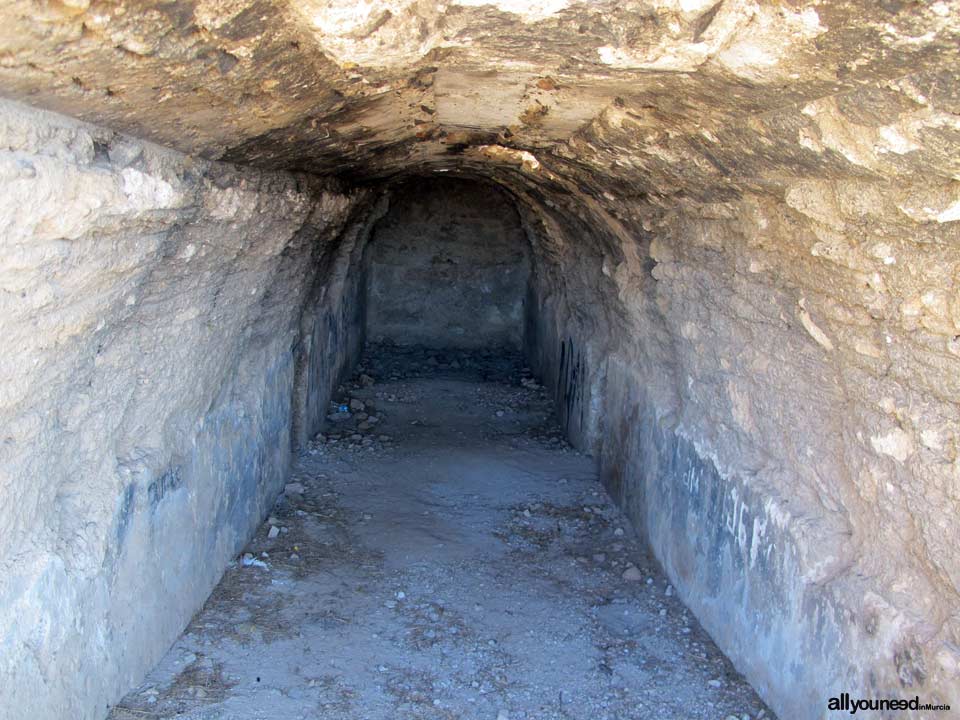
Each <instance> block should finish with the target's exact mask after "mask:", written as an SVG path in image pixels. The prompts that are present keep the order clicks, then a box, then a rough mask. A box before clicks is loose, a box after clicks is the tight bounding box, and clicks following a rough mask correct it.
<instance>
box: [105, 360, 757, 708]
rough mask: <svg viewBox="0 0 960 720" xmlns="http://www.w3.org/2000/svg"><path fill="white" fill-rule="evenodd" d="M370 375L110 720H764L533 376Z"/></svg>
mask: <svg viewBox="0 0 960 720" xmlns="http://www.w3.org/2000/svg"><path fill="white" fill-rule="evenodd" d="M366 363H367V365H366V367H364V368H363V371H366V372H367V373H369V374H370V376H373V377H376V378H377V380H376V382H375V383H373V384H372V385H368V386H364V384H363V383H364V382H366V383H369V382H370V379H369V378H361V377H360V376H361V373H359V372H358V381H357V382H356V383H354V384H352V385H350V386H348V387H346V388H345V389H344V391H345V393H346V394H345V395H343V396H342V397H341V402H342V403H343V404H344V405H346V406H347V407H348V408H349V403H350V400H351V399H352V400H353V401H354V408H353V410H348V411H347V412H337V409H336V408H334V409H333V412H334V413H335V414H334V415H333V416H332V417H333V418H334V420H335V421H332V422H331V423H330V430H329V432H328V433H327V434H326V435H324V436H322V437H321V438H319V439H318V441H317V442H315V443H313V444H311V447H310V449H309V450H308V451H306V452H305V453H304V454H303V456H302V457H301V459H300V461H299V463H298V465H297V468H296V471H295V473H294V477H293V478H292V484H290V485H288V487H287V491H286V492H285V493H284V495H283V496H281V498H280V501H279V502H278V504H277V506H276V508H275V509H274V511H273V513H272V515H271V517H270V518H269V519H268V521H267V522H266V523H264V526H263V527H262V528H261V529H260V531H259V532H258V533H257V536H256V537H255V538H254V540H253V541H252V542H251V543H250V545H249V547H248V548H247V551H246V552H247V553H248V554H247V555H245V556H242V557H241V558H238V560H237V562H235V563H233V564H232V565H231V567H229V568H228V569H227V571H226V574H225V575H224V577H223V580H222V581H221V583H220V584H219V586H218V587H217V589H216V590H215V591H214V593H213V595H212V596H211V598H210V599H209V601H208V602H207V604H206V606H205V607H204V608H203V610H202V611H201V612H199V613H198V614H197V616H196V617H195V618H194V620H193V622H192V623H191V624H190V626H189V627H188V628H187V629H186V631H185V632H184V634H183V635H182V637H181V638H180V639H179V640H178V641H177V643H176V644H175V645H174V647H173V648H171V650H170V651H169V653H168V654H167V656H166V657H165V658H164V659H163V661H162V662H161V663H160V664H159V665H158V666H157V668H156V669H155V670H154V671H153V672H152V673H151V674H150V676H149V677H148V678H147V679H146V680H145V682H144V683H143V684H142V685H141V686H140V687H139V688H137V689H135V690H134V691H133V692H131V693H130V694H129V695H128V696H127V697H126V698H124V699H123V701H122V702H121V703H120V704H119V705H118V706H117V707H116V708H114V709H113V711H112V712H111V715H110V718H111V719H112V720H129V719H131V718H138V719H142V718H175V717H176V718H187V719H190V720H201V719H210V718H236V719H237V720H254V719H263V720H266V719H268V718H269V719H278V720H279V719H281V718H283V719H287V718H290V719H296V718H343V719H345V720H346V719H350V720H353V719H356V720H375V719H381V718H382V719H384V720H386V719H387V718H389V719H390V720H402V719H404V718H435V719H437V720H439V719H445V718H478V719H480V718H489V719H490V720H515V719H519V718H527V719H532V718H538V719H539V718H543V719H548V718H584V719H585V720H586V719H589V720H601V719H603V718H609V719H611V720H612V719H614V718H616V719H621V718H623V719H626V718H645V719H646V718H662V719H669V718H676V719H677V720H693V719H699V718H703V719H707V718H710V719H719V720H732V718H731V716H733V718H736V719H737V720H742V719H743V718H750V719H751V720H756V719H757V718H771V717H772V714H771V713H770V711H769V710H767V709H766V708H765V707H764V706H763V704H762V702H761V701H760V700H759V699H758V698H757V696H756V694H755V693H754V692H753V690H752V689H751V688H750V686H749V685H747V684H746V682H745V681H744V680H743V679H742V678H741V677H740V676H739V675H738V674H737V673H736V671H735V670H734V669H733V668H732V666H731V665H730V663H729V661H727V660H726V658H724V656H723V655H722V654H721V653H720V651H719V650H718V649H717V648H716V647H715V646H714V645H713V643H712V642H711V641H710V638H709V637H708V636H707V635H706V634H705V633H704V632H703V631H702V630H701V629H700V627H699V625H698V624H697V622H696V621H695V620H694V619H693V618H692V616H691V615H690V614H689V612H687V611H686V609H685V608H684V607H683V605H682V604H681V603H680V602H679V601H678V600H677V599H676V597H675V596H674V594H673V591H672V588H671V587H670V584H669V583H668V582H667V580H666V579H665V578H664V577H663V575H662V574H661V573H660V572H659V570H658V569H657V568H656V564H655V563H654V562H653V561H652V560H651V559H650V558H649V556H648V555H647V554H646V553H645V552H644V550H643V547H642V545H641V543H640V542H639V541H638V540H637V538H636V537H635V535H634V533H633V530H632V529H631V527H630V525H629V523H628V522H627V521H626V520H625V519H624V518H623V517H622V516H621V515H620V513H619V511H618V510H617V509H616V508H615V507H614V506H613V505H612V503H611V502H610V501H609V499H608V498H607V496H606V495H605V494H604V492H603V490H602V488H601V486H600V485H599V483H598V481H597V479H596V474H595V471H594V467H593V463H592V461H591V460H590V459H589V458H587V457H585V456H583V455H581V454H580V453H577V452H575V451H573V450H572V449H570V448H569V447H567V446H566V444H565V443H564V442H563V441H562V440H561V439H560V434H559V430H558V429H557V428H556V427H555V426H554V425H553V424H552V421H551V416H550V411H549V401H548V398H547V395H546V393H545V392H544V391H543V390H542V389H539V388H538V387H536V386H535V384H534V383H532V382H531V381H529V380H527V382H526V386H523V385H521V384H520V382H519V381H520V376H519V375H518V373H517V370H518V369H519V364H517V363H514V364H513V365H508V366H506V367H505V366H504V365H503V364H502V363H500V364H497V363H495V362H493V361H492V360H491V361H490V362H486V363H485V361H484V359H483V358H479V359H474V360H473V361H471V360H470V358H460V359H459V360H458V359H457V358H456V357H454V358H453V359H452V360H451V358H449V357H445V356H443V355H440V356H439V358H438V357H437V355H436V354H435V353H425V352H422V353H420V354H416V353H408V354H407V355H406V356H401V357H399V359H398V358H397V357H389V356H388V355H384V354H383V353H381V354H380V355H379V356H376V355H375V356H374V357H373V359H370V358H368V359H367V361H366ZM361 380H362V381H361ZM358 401H360V402H364V403H365V407H364V408H362V409H359V402H358ZM629 568H633V569H629ZM625 573H626V577H625V576H624V575H625Z"/></svg>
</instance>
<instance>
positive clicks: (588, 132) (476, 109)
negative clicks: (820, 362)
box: [0, 0, 960, 197]
mask: <svg viewBox="0 0 960 720" xmlns="http://www.w3.org/2000/svg"><path fill="white" fill-rule="evenodd" d="M958 8H960V3H957V2H955V1H954V2H951V1H950V0H940V1H938V2H906V1H903V0H883V1H882V2H877V1H876V0H870V1H867V0H815V1H810V0H790V1H786V0H784V1H780V2H770V1H767V0H719V1H715V0H649V1H646V2H638V1H636V0H627V1H625V2H624V1H619V2H591V1H583V0H581V1H579V2H578V1H576V0H529V1H528V0H491V1H490V2H481V0H450V1H446V2H428V1H427V0H367V1H366V2H354V1H353V0H252V1H251V0H142V1H135V0H112V1H106V0H45V1H41V0H14V1H12V2H7V3H5V4H4V5H3V7H2V8H0V46H2V49H3V52H2V55H0V92H2V93H3V94H4V95H6V96H8V97H13V98H17V99H22V100H25V101H27V102H29V103H31V104H34V105H39V106H42V107H46V108H49V109H53V110H57V111H60V112H64V113H66V114H69V115H73V116H76V117H80V118H82V119H85V120H89V121H93V122H96V123H99V124H101V125H106V126H107V127H110V128H112V129H115V130H118V131H123V132H129V133H131V134H134V135H137V136H140V137H143V138H147V139H150V140H153V141H156V142H158V143H161V144H163V145H167V146H171V147H174V148H177V149H179V150H182V151H184V152H187V153H191V154H196V155H199V156H202V157H205V158H216V159H223V160H227V161H232V162H237V163H245V164H252V165H254V166H258V167H263V168H270V169H288V170H297V171H305V172H311V173H320V174H338V175H343V176H346V177H349V178H351V179H355V180H365V179H377V178H382V177H387V176H390V175H392V174H395V173H398V172H404V171H410V170H413V171H418V172H420V171H430V170H447V171H453V172H466V173H468V174H475V173H479V174H490V173H494V174H495V173H496V172H498V171H499V170H497V168H500V169H505V170H506V171H508V172H512V173H520V174H525V175H527V176H529V177H530V179H531V180H532V181H533V182H540V181H544V180H545V181H548V182H552V181H557V182H562V183H567V182H573V183H580V184H586V185H589V184H590V183H591V182H593V181H592V180H591V176H596V175H602V176H603V177H604V178H605V180H604V184H605V186H606V187H608V188H613V189H614V190H615V191H617V192H623V193H634V194H648V193H650V194H653V195H673V194H676V193H680V192H683V193H687V194H690V195H691V196H694V197H706V196H710V197H723V196H724V195H725V194H729V193H736V192H739V191H740V190H741V189H742V188H745V187H753V188H755V187H760V186H763V185H764V184H765V183H771V182H773V183H776V182H777V178H778V177H779V176H781V175H783V174H789V175H796V174H803V172H804V171H805V170H804V169H805V168H806V170H809V171H810V172H815V173H822V172H824V171H825V170H827V171H829V169H830V167H831V166H832V165H836V164H837V163H839V164H841V165H845V164H852V165H854V166H856V169H855V172H862V173H865V174H869V173H871V172H875V171H878V170H880V169H882V167H881V166H883V164H884V163H887V162H888V161H890V159H891V158H893V159H895V160H897V159H898V158H899V157H900V156H902V155H904V153H903V152H901V151H902V150H904V149H905V148H909V147H911V146H917V147H919V146H920V145H925V146H928V145H929V144H930V143H929V142H926V141H928V140H929V137H928V138H925V143H921V142H920V141H919V139H918V138H917V137H916V136H917V135H918V134H922V133H927V134H928V135H929V134H931V133H932V134H936V133H940V134H941V135H944V136H945V137H944V138H943V139H942V140H941V144H946V145H947V146H949V145H950V144H951V143H953V144H955V142H956V136H957V133H958V132H960V131H958V125H957V123H956V114H955V111H956V110H957V109H958V108H957V99H956V97H955V92H956V86H957V83H956V82H955V78H956V75H955V73H956V70H955V68H956V67H957V61H958V42H957V41H958V36H960V11H958ZM931 103H936V107H932V106H931ZM891 120H898V121H901V123H900V125H898V126H896V127H893V128H892V129H891V128H890V127H887V125H886V124H885V123H888V122H889V121H891ZM851 127H861V128H867V129H869V130H870V133H872V137H873V138H874V140H876V142H872V143H871V145H870V147H869V148H859V149H858V146H857V143H858V142H860V141H859V140H857V138H851V137H850V134H851V133H850V128H851ZM884 128H886V129H884ZM911 133H913V135H911ZM946 135H949V137H946ZM934 139H935V138H934ZM861 144H862V143H861ZM934 144H936V143H934ZM934 154H935V155H936V157H935V158H932V157H926V158H917V160H918V166H917V169H918V171H919V168H920V166H921V165H922V166H926V168H928V171H929V169H931V168H932V170H933V172H935V173H939V174H943V176H944V177H947V178H949V177H951V176H960V167H956V165H955V163H956V161H951V160H950V157H951V155H952V154H949V153H948V154H946V155H945V154H943V153H940V154H936V153H934ZM847 170H848V171H849V168H847Z"/></svg>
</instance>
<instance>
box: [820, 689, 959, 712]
mask: <svg viewBox="0 0 960 720" xmlns="http://www.w3.org/2000/svg"><path fill="white" fill-rule="evenodd" d="M949 709H950V706H949V705H945V704H939V705H938V704H935V703H928V702H923V701H921V700H920V697H919V696H914V697H912V698H910V699H909V700H908V699H906V698H851V697H850V693H840V697H832V698H830V699H829V700H828V701H827V710H833V711H837V712H848V713H850V714H851V715H856V714H857V712H859V711H861V710H949Z"/></svg>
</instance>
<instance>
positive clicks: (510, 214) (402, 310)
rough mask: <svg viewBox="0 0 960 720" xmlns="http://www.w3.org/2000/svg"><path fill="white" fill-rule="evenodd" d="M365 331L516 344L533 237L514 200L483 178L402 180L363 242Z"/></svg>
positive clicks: (430, 342)
mask: <svg viewBox="0 0 960 720" xmlns="http://www.w3.org/2000/svg"><path fill="white" fill-rule="evenodd" d="M367 252H368V261H367V262H368V280H367V281H368V297H369V303H368V308H367V323H368V333H369V334H370V336H371V337H372V338H377V339H388V340H392V341H394V342H397V343H399V344H422V345H427V346H433V347H471V348H477V347H498V346H508V345H510V346H514V347H519V346H520V345H521V343H522V336H523V307H524V299H525V297H526V292H527V280H528V277H529V272H530V261H529V243H528V242H527V237H526V235H525V234H524V232H523V229H522V228H521V225H520V219H519V217H518V215H517V211H516V210H515V209H514V207H513V204H512V203H511V202H510V200H509V199H508V198H506V197H505V196H504V195H503V193H501V192H500V191H498V190H497V189H496V188H494V187H491V186H489V185H487V184H478V183H472V182H468V181H463V180H454V179H450V180H427V179H420V180H416V181H412V182H409V183H407V184H405V185H403V186H402V187H400V188H398V189H397V190H396V191H395V192H394V195H393V199H392V200H391V208H390V210H389V212H388V213H387V215H386V216H385V217H384V218H383V220H381V221H380V222H379V223H378V225H377V226H376V228H375V230H374V232H373V234H372V236H371V239H370V245H369V249H368V251H367Z"/></svg>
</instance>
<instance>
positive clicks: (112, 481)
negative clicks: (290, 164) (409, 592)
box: [0, 102, 356, 720]
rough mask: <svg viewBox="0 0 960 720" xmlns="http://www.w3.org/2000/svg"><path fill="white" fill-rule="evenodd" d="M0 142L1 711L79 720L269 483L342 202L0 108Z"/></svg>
mask: <svg viewBox="0 0 960 720" xmlns="http://www.w3.org/2000/svg"><path fill="white" fill-rule="evenodd" d="M0 138H2V143H0V147H2V150H0V173H2V176H3V185H4V189H3V193H0V253H2V256H3V263H2V265H0V334H2V337H3V338H4V343H5V350H4V352H3V353H2V354H0V376H2V377H3V383H2V384H0V393H2V394H0V427H2V428H3V431H2V432H3V436H2V441H0V539H2V545H3V547H4V552H3V554H2V556H0V566H2V567H0V577H2V580H0V607H2V608H3V612H2V613H0V678H2V681H0V717H3V718H11V719H12V718H24V717H29V718H36V719H37V720H42V719H45V718H66V717H70V718H100V717H102V716H103V715H104V714H105V713H106V710H107V707H108V705H109V704H110V703H111V702H112V701H113V700H115V699H116V698H117V697H119V696H120V694H121V693H122V692H123V691H125V690H127V689H128V688H129V687H130V686H131V685H132V684H134V683H136V682H138V681H139V680H140V678H141V677H142V674H143V673H144V672H145V671H146V670H147V669H148V668H149V667H150V666H151V665H152V664H153V663H154V662H155V661H156V660H157V658H159V657H160V655H161V653H162V652H164V651H165V650H166V648H167V647H168V646H169V643H170V642H171V641H172V640H173V639H174V638H175V637H176V635H177V634H178V633H179V632H180V631H181V630H182V628H183V627H184V625H185V624H186V622H187V621H188V620H189V618H190V616H191V615H192V613H193V612H194V611H195V610H196V609H197V608H198V607H199V606H200V605H201V604H202V603H203V601H204V600H205V598H206V597H207V595H208V593H209V591H210V589H211V588H212V587H213V585H214V584H215V583H216V581H217V580H218V578H219V577H220V574H221V572H222V570H223V568H224V566H225V564H226V562H227V561H228V560H229V559H230V558H231V556H233V555H234V554H235V553H236V552H237V551H238V549H239V548H240V547H241V546H242V545H243V544H244V543H245V541H246V540H247V538H248V536H249V534H250V533H251V532H252V530H253V528H254V527H255V526H256V525H257V523H258V522H259V520H260V518H261V516H262V515H263V513H264V512H265V510H266V508H267V507H268V506H269V505H270V504H271V503H272V501H273V499H274V497H275V496H276V494H277V492H278V491H279V489H280V488H281V487H282V483H283V480H284V477H285V474H286V471H287V467H288V463H289V459H290V453H291V418H292V407H291V403H292V400H293V397H294V377H295V362H294V346H295V344H296V341H297V336H298V312H299V308H300V306H301V305H302V303H303V301H304V298H305V297H306V289H307V287H308V286H309V284H310V282H311V281H312V278H311V272H312V270H311V268H312V267H314V265H312V264H311V262H310V260H311V258H314V257H316V256H318V255H320V256H322V255H323V252H324V250H323V248H324V247H327V246H329V245H332V243H333V239H334V237H335V236H336V235H337V232H338V230H339V229H340V228H341V227H342V226H343V224H344V223H345V222H346V220H347V216H348V214H349V211H350V209H351V207H352V206H353V205H354V204H355V202H356V198H352V197H349V196H346V195H344V194H342V193H338V192H335V191H333V190H329V189H324V188H323V187H321V186H320V185H319V184H317V183H312V184H311V183H307V182H305V181H303V180H298V179H296V178H294V177H293V176H290V175H286V174H272V173H262V172H259V171H251V170H238V169H236V168H233V167H229V166H225V165H219V164H215V163H213V164H212V163H209V162H206V161H202V162H198V161H195V160H192V159H191V158H189V157H186V156H183V155H180V154H178V153H175V152H171V151H167V150H164V149H161V148H158V147H155V146H152V145H150V144H147V143H143V142H139V141H136V140H132V139H130V138H128V137H124V136H120V135H116V134H113V133H111V132H109V131H105V130H101V129H98V128H96V127H92V126H88V125H83V124H80V123H77V122H74V121H72V120H67V119H65V118H63V117H59V116H55V115H52V114H49V113H44V112H40V111H36V110H33V109H30V108H27V107H24V106H19V105H16V104H12V103H8V102H3V103H2V104H0ZM325 302H326V300H325ZM313 351H314V353H322V352H324V351H325V348H324V347H323V346H319V347H315V348H314V349H313Z"/></svg>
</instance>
